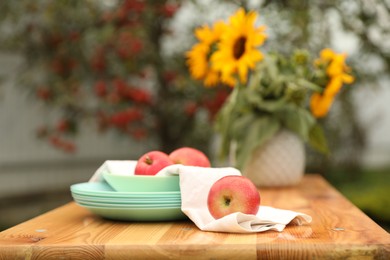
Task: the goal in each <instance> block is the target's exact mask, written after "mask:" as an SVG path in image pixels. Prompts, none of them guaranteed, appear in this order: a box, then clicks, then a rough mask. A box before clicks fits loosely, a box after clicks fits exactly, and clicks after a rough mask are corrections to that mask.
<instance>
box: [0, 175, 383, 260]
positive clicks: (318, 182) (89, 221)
mask: <svg viewBox="0 0 390 260" xmlns="http://www.w3.org/2000/svg"><path fill="white" fill-rule="evenodd" d="M260 194H261V197H262V204H263V205H269V206H273V207H276V208H282V209H290V210H294V211H299V212H302V213H306V214H309V215H311V216H312V217H313V221H312V223H310V224H306V225H302V226H297V225H288V226H287V227H286V228H285V230H284V231H282V232H276V231H267V232H263V233H255V234H228V233H216V232H204V231H200V230H199V229H198V228H197V227H196V226H195V225H194V224H193V223H192V222H191V221H190V220H184V221H178V222H152V223H147V222H144V223H141V222H119V221H111V220H105V219H102V218H100V217H98V216H96V215H94V214H92V213H90V212H89V211H88V210H86V209H84V208H82V207H80V206H78V205H77V204H75V203H73V202H71V203H69V204H66V205H64V206H62V207H59V208H57V209H54V210H52V211H50V212H48V213H45V214H43V215H41V216H38V217H36V218H34V219H31V220H29V221H26V222H24V223H21V224H19V225H16V226H14V227H12V228H10V229H7V230H5V231H3V232H1V233H0V259H150V258H153V259H163V258H169V259H176V258H180V259H181V258H184V259H240V258H241V259H256V258H261V259H281V258H282V259H283V258H284V259H307V258H309V259H313V258H314V259H315V258H322V259H323V258H326V259H345V258H349V259H356V258H358V259H360V258H364V259H366V258H369V259H372V258H375V259H377V258H378V259H390V234H389V233H387V232H386V231H385V230H384V229H382V228H381V227H380V226H378V225H377V224H376V223H375V222H374V221H372V220H371V219H370V218H369V217H367V216H366V215H365V214H364V213H363V212H361V211H360V210H359V209H358V208H356V207H355V206H354V205H353V204H352V203H351V202H349V201H348V200H347V199H346V198H345V197H343V196H342V195H341V194H340V193H339V192H338V191H337V190H335V189H334V188H333V187H332V186H331V185H329V183H328V182H326V181H325V180H324V179H323V178H322V177H321V176H320V175H309V174H307V175H306V176H305V177H304V179H303V180H302V182H301V183H300V185H298V186H296V187H291V188H272V189H271V188H268V189H261V190H260Z"/></svg>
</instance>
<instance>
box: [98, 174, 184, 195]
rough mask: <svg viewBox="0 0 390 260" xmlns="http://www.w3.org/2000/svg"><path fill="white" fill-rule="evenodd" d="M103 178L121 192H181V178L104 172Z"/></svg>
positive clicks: (176, 176)
mask: <svg viewBox="0 0 390 260" xmlns="http://www.w3.org/2000/svg"><path fill="white" fill-rule="evenodd" d="M102 175H103V178H104V179H105V180H106V181H107V182H108V184H110V186H111V187H113V188H114V190H116V191H120V192H166V191H180V185H179V176H178V175H175V176H154V175H153V176H145V175H118V174H112V173H108V172H104V173H103V174H102Z"/></svg>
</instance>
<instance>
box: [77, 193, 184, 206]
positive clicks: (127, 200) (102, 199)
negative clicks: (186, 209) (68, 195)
mask: <svg viewBox="0 0 390 260" xmlns="http://www.w3.org/2000/svg"><path fill="white" fill-rule="evenodd" d="M72 197H73V198H74V199H75V200H80V201H85V202H98V203H120V204H126V203H130V204H160V203H165V204H167V203H178V204H180V203H181V198H180V197H177V198H164V197H163V198H156V197H151V198H120V197H118V198H105V197H96V196H87V195H78V194H75V193H72Z"/></svg>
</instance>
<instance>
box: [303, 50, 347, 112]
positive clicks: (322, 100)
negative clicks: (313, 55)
mask: <svg viewBox="0 0 390 260" xmlns="http://www.w3.org/2000/svg"><path fill="white" fill-rule="evenodd" d="M345 59H346V55H345V54H337V53H335V52H334V51H332V50H331V49H324V50H322V51H321V53H320V58H319V59H318V60H316V62H315V65H316V66H317V67H320V68H322V67H323V68H325V71H326V76H327V78H328V83H327V85H326V86H325V89H324V91H323V93H321V94H320V93H314V94H313V95H312V96H311V99H310V109H311V111H312V113H313V115H314V116H315V117H324V116H326V114H327V113H328V111H329V109H330V107H331V106H332V104H333V101H334V98H335V96H336V95H337V93H338V92H339V91H340V90H341V88H342V86H343V84H344V83H345V84H351V83H352V82H353V81H354V78H353V77H352V76H351V75H349V74H348V72H350V68H349V67H348V66H347V65H346V64H345Z"/></svg>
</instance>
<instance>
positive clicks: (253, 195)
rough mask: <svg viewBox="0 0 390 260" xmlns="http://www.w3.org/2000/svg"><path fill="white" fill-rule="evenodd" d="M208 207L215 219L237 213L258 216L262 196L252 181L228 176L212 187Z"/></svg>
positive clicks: (241, 177) (242, 177)
mask: <svg viewBox="0 0 390 260" xmlns="http://www.w3.org/2000/svg"><path fill="white" fill-rule="evenodd" d="M207 207H208V210H209V212H210V214H211V215H212V216H213V217H214V218H215V219H220V218H222V217H224V216H227V215H229V214H231V213H235V212H241V213H244V214H253V215H256V214H257V212H258V211H259V207H260V194H259V191H258V190H257V188H256V186H255V185H254V184H253V182H252V181H251V180H250V179H248V178H246V177H244V176H237V175H228V176H225V177H222V178H221V179H219V180H217V181H216V182H215V183H214V184H213V185H212V186H211V188H210V191H209V194H208V197H207Z"/></svg>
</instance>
